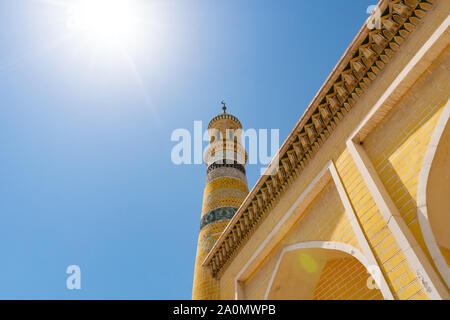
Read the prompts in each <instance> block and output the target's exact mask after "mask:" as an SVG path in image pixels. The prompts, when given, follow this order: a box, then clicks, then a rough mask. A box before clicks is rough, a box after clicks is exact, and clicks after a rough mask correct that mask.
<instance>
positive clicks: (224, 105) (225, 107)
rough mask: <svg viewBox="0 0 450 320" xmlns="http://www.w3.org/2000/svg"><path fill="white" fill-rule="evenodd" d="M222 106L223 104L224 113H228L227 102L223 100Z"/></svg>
mask: <svg viewBox="0 0 450 320" xmlns="http://www.w3.org/2000/svg"><path fill="white" fill-rule="evenodd" d="M221 104H222V110H223V113H227V112H226V111H227V105H226V104H225V102H224V101H223V100H222V102H221Z"/></svg>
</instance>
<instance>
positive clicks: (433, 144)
mask: <svg viewBox="0 0 450 320" xmlns="http://www.w3.org/2000/svg"><path fill="white" fill-rule="evenodd" d="M449 118H450V100H447V104H446V105H445V107H444V110H442V114H441V116H440V117H439V120H438V123H437V124H436V127H435V129H434V132H433V135H432V136H431V140H430V142H429V144H428V149H427V152H426V154H425V158H424V161H423V164H422V169H421V170H420V173H419V181H418V185H417V215H418V219H419V225H420V229H421V230H422V234H423V237H424V240H425V244H426V246H427V248H428V251H429V252H430V255H431V258H432V259H433V261H434V264H435V265H436V267H437V268H438V270H439V272H440V273H441V276H442V278H443V279H444V281H445V283H446V284H447V287H450V268H449V267H448V265H447V262H446V261H445V258H444V256H443V255H442V253H441V250H439V246H438V244H437V242H436V238H435V237H434V235H433V231H432V229H431V225H430V221H429V218H428V211H427V186H428V177H429V175H430V171H431V165H432V163H433V159H434V156H435V154H436V150H437V148H438V145H439V141H440V140H441V137H442V134H443V132H444V129H445V127H446V125H447V123H448V122H449Z"/></svg>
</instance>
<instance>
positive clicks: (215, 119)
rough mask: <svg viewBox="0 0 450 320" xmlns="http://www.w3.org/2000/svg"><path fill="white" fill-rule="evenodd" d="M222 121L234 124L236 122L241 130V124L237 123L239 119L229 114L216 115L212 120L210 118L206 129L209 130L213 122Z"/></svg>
mask: <svg viewBox="0 0 450 320" xmlns="http://www.w3.org/2000/svg"><path fill="white" fill-rule="evenodd" d="M222 119H230V120H233V121H234V122H236V123H237V124H238V127H239V128H241V129H242V124H241V122H240V121H239V119H238V118H236V117H235V116H233V115H232V114H229V113H221V114H218V115H217V116H215V117H214V118H212V119H211V121H209V124H208V129H210V128H211V127H212V125H213V123H214V122H216V121H218V120H222Z"/></svg>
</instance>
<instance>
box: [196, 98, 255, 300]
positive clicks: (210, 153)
mask: <svg viewBox="0 0 450 320" xmlns="http://www.w3.org/2000/svg"><path fill="white" fill-rule="evenodd" d="M222 105H223V108H222V109H223V113H221V114H219V115H217V116H215V117H214V118H212V119H211V121H210V122H209V124H208V133H209V136H210V141H209V146H208V149H207V150H206V153H205V163H206V165H207V170H206V172H207V175H206V182H205V190H204V192H203V205H202V214H201V219H200V233H199V236H198V245H197V257H196V260H195V270H194V285H193V289H192V299H194V300H212V299H214V300H216V299H219V298H220V288H219V281H217V280H216V279H214V278H213V277H212V275H211V271H210V269H209V268H207V267H202V262H203V260H204V259H205V257H206V256H207V254H208V252H209V250H210V249H211V248H212V247H213V246H214V243H215V242H216V241H217V239H218V238H219V237H220V235H221V233H222V232H223V230H224V229H225V227H226V226H227V224H228V222H229V221H230V219H231V218H232V217H233V215H234V214H235V212H236V211H237V209H238V208H239V206H240V205H241V203H242V201H243V200H244V199H245V197H246V196H247V194H248V186H247V178H246V176H245V163H246V162H247V153H246V151H245V149H244V147H243V146H242V144H241V133H242V125H241V123H240V121H239V120H238V118H236V117H235V116H233V115H231V114H229V113H227V112H226V105H225V103H224V102H223V101H222Z"/></svg>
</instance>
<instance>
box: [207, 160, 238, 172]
mask: <svg viewBox="0 0 450 320" xmlns="http://www.w3.org/2000/svg"><path fill="white" fill-rule="evenodd" d="M228 162H229V160H223V161H218V162H214V163H212V164H210V165H209V166H208V168H207V169H206V173H207V174H209V173H210V172H211V171H212V170H214V169H217V168H223V167H226V168H235V169H237V170H239V171H241V172H242V173H243V174H245V167H244V165H242V164H240V163H237V161H233V162H234V163H228Z"/></svg>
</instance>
